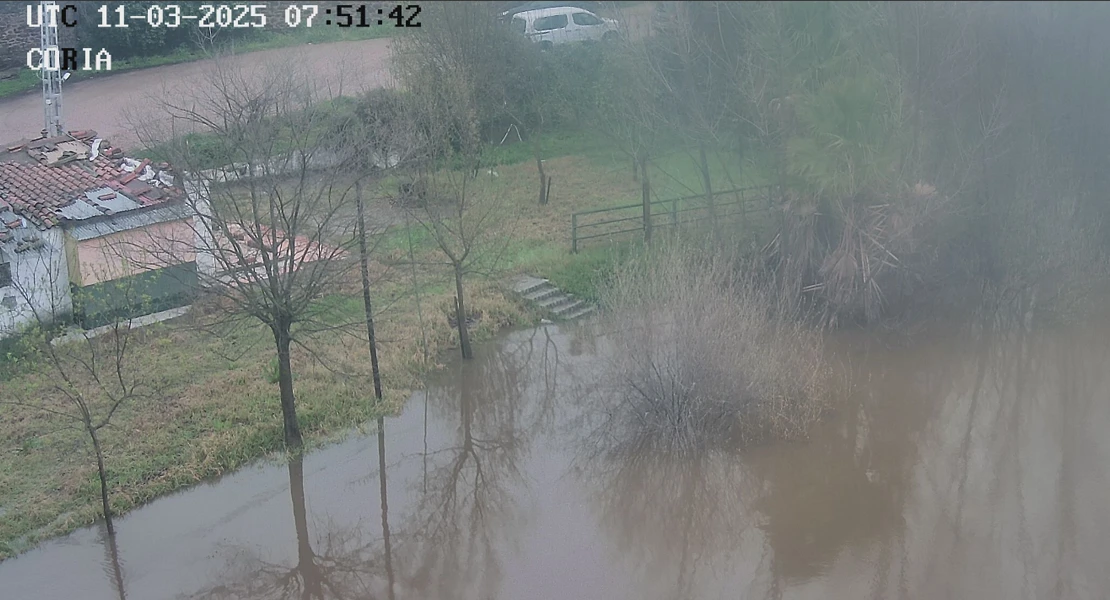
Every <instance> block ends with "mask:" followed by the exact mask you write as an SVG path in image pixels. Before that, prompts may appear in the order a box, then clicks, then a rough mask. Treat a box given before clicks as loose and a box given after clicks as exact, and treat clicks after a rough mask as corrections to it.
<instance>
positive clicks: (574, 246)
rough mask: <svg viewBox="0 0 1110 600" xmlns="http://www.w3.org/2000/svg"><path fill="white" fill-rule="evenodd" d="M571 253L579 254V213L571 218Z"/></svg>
mask: <svg viewBox="0 0 1110 600" xmlns="http://www.w3.org/2000/svg"><path fill="white" fill-rule="evenodd" d="M570 252H571V254H577V253H578V213H574V214H572V215H571V216H570Z"/></svg>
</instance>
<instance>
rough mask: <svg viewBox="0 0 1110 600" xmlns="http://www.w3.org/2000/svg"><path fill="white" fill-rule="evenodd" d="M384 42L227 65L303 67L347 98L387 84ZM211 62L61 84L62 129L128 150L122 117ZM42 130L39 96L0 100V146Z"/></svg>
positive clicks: (131, 140) (257, 56)
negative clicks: (87, 133) (87, 131)
mask: <svg viewBox="0 0 1110 600" xmlns="http://www.w3.org/2000/svg"><path fill="white" fill-rule="evenodd" d="M389 56H390V49H389V40H388V39H374V40H363V41H357V42H336V43H331V44H317V45H306V46H295V47H290V48H278V49H274V50H264V51H261V52H252V53H250V54H244V55H241V56H237V57H234V58H233V59H232V60H233V61H234V62H236V63H238V64H241V65H243V66H247V67H250V66H253V65H260V66H261V65H264V64H267V63H269V62H270V61H274V62H276V63H278V64H281V63H286V62H288V63H290V64H303V65H304V66H305V67H307V68H308V69H310V72H311V73H313V76H314V77H315V78H316V80H317V81H318V82H319V83H320V84H322V85H327V86H329V87H330V89H332V90H333V93H335V92H341V93H342V94H344V95H351V94H353V93H355V92H357V91H360V90H364V89H369V88H373V87H380V86H382V85H387V84H388V83H389ZM211 66H212V63H211V61H207V60H206V61H197V62H191V63H183V64H177V65H166V66H164V67H153V68H150V69H140V70H137V71H131V72H127V73H120V74H118V75H107V76H103V77H97V78H95V79H88V80H84V81H77V82H73V83H67V84H66V85H65V86H64V87H63V94H64V103H63V109H62V110H63V112H62V117H63V119H64V123H65V126H66V128H67V129H70V130H78V129H95V130H96V131H97V132H99V133H100V134H101V135H102V136H104V137H107V138H109V139H110V140H111V141H112V144H113V145H119V146H123V147H124V148H133V147H135V145H136V144H137V143H138V138H137V137H136V136H135V134H134V132H133V131H132V128H131V127H130V126H129V125H128V120H127V118H126V116H127V115H128V114H129V113H133V112H135V111H136V110H138V111H141V110H142V109H143V107H144V104H147V105H149V104H150V101H149V98H151V97H152V96H160V95H161V94H163V93H164V91H165V90H171V91H172V90H181V89H187V88H188V87H189V86H195V85H199V84H200V83H201V81H202V78H203V76H204V73H205V70H206V69H210V68H211ZM42 127H43V107H42V96H41V95H40V94H39V93H37V92H34V93H28V94H25V95H22V96H17V97H14V98H6V99H3V100H0V143H5V142H8V141H13V140H18V139H20V138H22V137H34V136H36V135H38V133H39V130H41V129H42Z"/></svg>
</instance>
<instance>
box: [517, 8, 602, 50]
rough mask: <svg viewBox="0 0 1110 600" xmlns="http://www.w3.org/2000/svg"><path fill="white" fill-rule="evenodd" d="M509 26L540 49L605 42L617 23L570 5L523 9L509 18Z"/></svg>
mask: <svg viewBox="0 0 1110 600" xmlns="http://www.w3.org/2000/svg"><path fill="white" fill-rule="evenodd" d="M506 16H508V15H506ZM509 26H510V27H511V28H512V30H513V31H515V32H517V33H520V34H523V35H525V36H527V37H528V38H529V39H531V40H532V41H533V42H536V43H537V44H540V46H541V47H550V46H553V45H555V44H569V43H572V42H585V41H589V40H609V39H613V38H615V37H616V36H617V35H618V33H617V29H618V27H619V23H617V21H616V20H614V19H606V18H604V17H599V16H597V15H595V14H594V13H592V12H590V11H588V10H586V9H584V8H576V7H574V6H559V7H555V8H540V9H537V10H526V11H524V12H518V13H516V14H514V15H512V20H511V21H510V23H509Z"/></svg>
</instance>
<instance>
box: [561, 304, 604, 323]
mask: <svg viewBox="0 0 1110 600" xmlns="http://www.w3.org/2000/svg"><path fill="white" fill-rule="evenodd" d="M596 312H597V307H595V306H593V305H586V306H583V307H582V308H579V309H578V310H576V311H574V312H572V313H569V314H566V315H563V319H565V320H567V321H576V320H578V319H581V318H582V317H587V316H589V315H592V314H593V313H596Z"/></svg>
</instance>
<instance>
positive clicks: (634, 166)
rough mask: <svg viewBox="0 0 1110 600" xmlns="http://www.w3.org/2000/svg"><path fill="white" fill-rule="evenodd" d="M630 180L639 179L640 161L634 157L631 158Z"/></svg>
mask: <svg viewBox="0 0 1110 600" xmlns="http://www.w3.org/2000/svg"><path fill="white" fill-rule="evenodd" d="M632 181H640V163H638V162H636V158H635V157H633V158H632Z"/></svg>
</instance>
